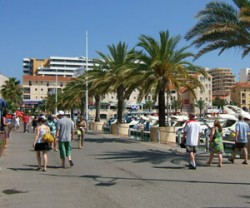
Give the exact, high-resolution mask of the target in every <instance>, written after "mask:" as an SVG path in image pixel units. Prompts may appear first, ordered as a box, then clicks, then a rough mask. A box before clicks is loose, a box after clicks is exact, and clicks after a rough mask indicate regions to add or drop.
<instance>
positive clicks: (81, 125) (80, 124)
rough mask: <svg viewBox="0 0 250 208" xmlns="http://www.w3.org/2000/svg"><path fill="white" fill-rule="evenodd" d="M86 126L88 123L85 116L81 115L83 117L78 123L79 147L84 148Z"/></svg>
mask: <svg viewBox="0 0 250 208" xmlns="http://www.w3.org/2000/svg"><path fill="white" fill-rule="evenodd" d="M86 127H87V124H86V121H85V118H84V116H81V119H80V121H79V122H78V124H77V135H78V148H79V149H82V148H83V143H84V135H85V132H86Z"/></svg>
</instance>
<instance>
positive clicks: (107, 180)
mask: <svg viewBox="0 0 250 208" xmlns="http://www.w3.org/2000/svg"><path fill="white" fill-rule="evenodd" d="M80 177H82V178H89V179H92V180H94V181H96V182H98V183H97V184H96V186H97V185H99V184H100V183H103V184H105V183H106V184H108V185H109V186H110V184H113V185H115V184H116V183H117V182H119V181H123V180H126V181H127V180H129V181H148V182H174V183H192V184H194V183H196V184H223V185H244V186H245V185H246V186H249V185H250V183H243V182H242V183H241V182H223V181H198V180H181V179H180V180H177V179H151V178H129V177H104V176H99V175H82V176H80Z"/></svg>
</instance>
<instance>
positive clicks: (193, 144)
mask: <svg viewBox="0 0 250 208" xmlns="http://www.w3.org/2000/svg"><path fill="white" fill-rule="evenodd" d="M188 118H189V121H187V123H186V125H185V127H184V137H183V141H182V142H183V143H186V151H187V153H189V169H196V162H195V156H196V152H197V146H198V143H199V140H200V135H201V126H200V123H199V122H198V121H197V120H195V114H193V113H190V114H189V115H188Z"/></svg>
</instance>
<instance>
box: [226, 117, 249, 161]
mask: <svg viewBox="0 0 250 208" xmlns="http://www.w3.org/2000/svg"><path fill="white" fill-rule="evenodd" d="M235 130H236V136H235V147H234V151H233V154H232V157H231V158H229V161H230V162H231V163H234V159H235V156H236V154H237V152H238V150H239V151H241V149H243V156H244V161H243V162H242V164H244V165H247V164H248V161H247V160H248V151H247V142H248V140H247V134H248V133H249V131H250V128H249V125H248V124H247V123H246V122H245V121H244V117H243V116H241V115H240V116H239V121H238V122H237V124H236V128H235Z"/></svg>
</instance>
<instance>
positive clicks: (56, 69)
mask: <svg viewBox="0 0 250 208" xmlns="http://www.w3.org/2000/svg"><path fill="white" fill-rule="evenodd" d="M57 83H58V77H57V69H56V83H55V84H56V86H55V102H56V103H55V104H56V107H55V115H56V114H57Z"/></svg>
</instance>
